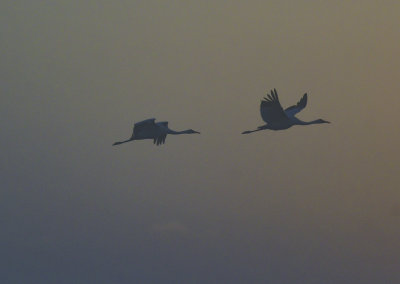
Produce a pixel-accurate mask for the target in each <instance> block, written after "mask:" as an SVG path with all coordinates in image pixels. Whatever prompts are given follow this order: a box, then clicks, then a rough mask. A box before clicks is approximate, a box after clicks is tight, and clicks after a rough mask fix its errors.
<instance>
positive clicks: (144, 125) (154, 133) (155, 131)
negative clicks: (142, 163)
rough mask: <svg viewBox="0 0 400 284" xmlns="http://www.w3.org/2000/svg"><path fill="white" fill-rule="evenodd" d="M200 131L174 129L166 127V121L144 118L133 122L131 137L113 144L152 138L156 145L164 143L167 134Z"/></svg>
mask: <svg viewBox="0 0 400 284" xmlns="http://www.w3.org/2000/svg"><path fill="white" fill-rule="evenodd" d="M193 133H200V132H197V131H194V130H192V129H188V130H183V131H174V130H171V129H169V128H168V122H167V121H162V122H157V123H156V122H155V118H150V119H146V120H143V121H140V122H137V123H135V125H134V126H133V133H132V136H131V138H129V139H127V140H125V141H120V142H115V143H114V144H113V146H114V145H120V144H122V143H126V142H130V141H133V140H143V139H153V143H154V144H157V145H161V144H164V143H165V139H166V138H167V134H175V135H179V134H193Z"/></svg>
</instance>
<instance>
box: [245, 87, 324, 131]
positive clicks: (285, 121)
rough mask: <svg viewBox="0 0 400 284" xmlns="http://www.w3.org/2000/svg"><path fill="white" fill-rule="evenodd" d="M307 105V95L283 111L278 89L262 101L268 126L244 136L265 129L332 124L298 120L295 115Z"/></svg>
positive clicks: (260, 127) (262, 111)
mask: <svg viewBox="0 0 400 284" xmlns="http://www.w3.org/2000/svg"><path fill="white" fill-rule="evenodd" d="M306 105H307V93H306V94H304V95H303V97H302V98H301V99H300V101H299V102H298V103H297V104H296V105H293V106H290V107H288V108H287V109H285V110H283V108H282V106H281V103H280V102H279V98H278V93H277V92H276V89H274V90H271V94H267V97H264V100H262V101H261V104H260V113H261V117H262V119H263V120H264V121H265V122H266V123H267V124H265V125H262V126H259V127H257V129H255V130H248V131H244V132H242V134H249V133H252V132H256V131H260V130H265V129H270V130H284V129H288V128H289V127H292V126H293V125H310V124H319V123H330V122H329V121H326V120H323V119H316V120H313V121H309V122H306V121H302V120H300V119H298V118H297V117H296V116H295V115H296V114H297V113H298V112H300V111H301V110H302V109H304V108H305V107H306Z"/></svg>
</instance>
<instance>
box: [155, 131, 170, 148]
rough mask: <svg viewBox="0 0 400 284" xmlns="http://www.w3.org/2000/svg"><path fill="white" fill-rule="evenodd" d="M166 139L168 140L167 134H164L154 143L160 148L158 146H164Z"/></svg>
mask: <svg viewBox="0 0 400 284" xmlns="http://www.w3.org/2000/svg"><path fill="white" fill-rule="evenodd" d="M165 139H167V134H163V135H160V136H158V137H157V138H154V139H153V143H154V144H156V145H157V146H158V145H161V144H164V143H165Z"/></svg>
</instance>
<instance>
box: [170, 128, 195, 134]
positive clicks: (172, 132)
mask: <svg viewBox="0 0 400 284" xmlns="http://www.w3.org/2000/svg"><path fill="white" fill-rule="evenodd" d="M191 133H192V132H191V131H190V129H188V130H182V131H175V130H172V129H168V134H173V135H179V134H191Z"/></svg>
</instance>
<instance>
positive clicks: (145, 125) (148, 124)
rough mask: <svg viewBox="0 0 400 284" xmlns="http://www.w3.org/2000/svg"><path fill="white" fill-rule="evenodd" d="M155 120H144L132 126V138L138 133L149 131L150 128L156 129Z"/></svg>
mask: <svg viewBox="0 0 400 284" xmlns="http://www.w3.org/2000/svg"><path fill="white" fill-rule="evenodd" d="M155 120H156V119H155V118H150V119H146V120H143V121H140V122H137V123H135V125H134V126H133V133H132V137H134V136H138V133H140V132H141V131H143V130H149V129H151V128H156V127H157V126H156V124H155V123H154V121H155Z"/></svg>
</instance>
